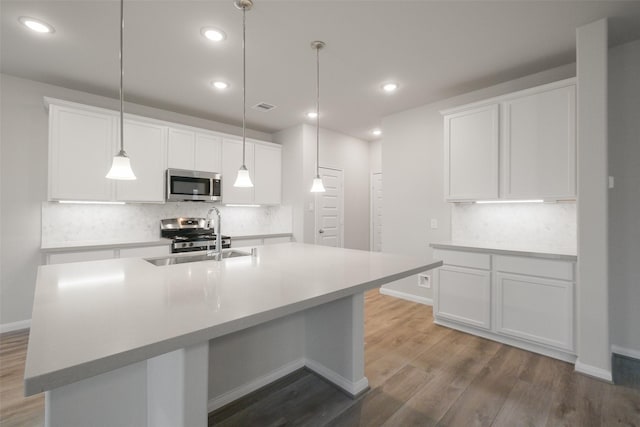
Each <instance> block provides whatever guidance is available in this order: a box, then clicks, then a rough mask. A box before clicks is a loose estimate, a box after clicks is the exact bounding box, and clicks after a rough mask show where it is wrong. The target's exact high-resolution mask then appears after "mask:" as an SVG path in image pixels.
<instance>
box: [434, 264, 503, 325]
mask: <svg viewBox="0 0 640 427" xmlns="http://www.w3.org/2000/svg"><path fill="white" fill-rule="evenodd" d="M438 275H439V278H438V280H439V281H440V282H441V283H444V284H445V286H441V287H439V289H438V292H437V294H436V296H435V297H436V301H437V304H436V307H437V315H438V316H439V317H442V318H445V319H449V320H454V321H456V322H462V323H466V324H469V325H472V326H476V327H478V328H483V329H491V272H489V271H486V270H478V269H475V268H464V267H452V266H444V267H442V268H440V270H439V272H438Z"/></svg>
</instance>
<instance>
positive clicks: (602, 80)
mask: <svg viewBox="0 0 640 427" xmlns="http://www.w3.org/2000/svg"><path fill="white" fill-rule="evenodd" d="M576 35H577V37H576V39H577V43H576V52H577V55H576V58H577V93H576V99H577V105H576V106H577V108H576V110H577V118H578V120H577V126H576V127H577V137H578V151H577V155H578V265H577V282H578V286H577V291H576V308H577V310H576V311H577V315H576V323H577V353H578V360H577V361H576V370H577V371H579V372H583V373H586V374H589V375H592V376H596V377H599V378H602V379H605V380H609V381H610V380H611V353H610V341H609V300H608V298H609V290H608V280H609V278H608V269H609V255H608V250H607V244H606V243H605V242H607V241H608V230H607V225H608V220H607V210H608V208H607V205H608V190H607V174H608V169H607V61H608V50H607V20H606V19H601V20H599V21H596V22H593V23H591V24H587V25H584V26H581V27H578V29H577V30H576Z"/></svg>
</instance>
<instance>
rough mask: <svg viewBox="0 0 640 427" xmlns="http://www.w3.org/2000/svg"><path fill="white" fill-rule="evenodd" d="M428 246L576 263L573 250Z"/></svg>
mask: <svg viewBox="0 0 640 427" xmlns="http://www.w3.org/2000/svg"><path fill="white" fill-rule="evenodd" d="M429 246H431V247H432V248H436V249H456V250H466V251H469V252H485V253H496V254H500V255H513V256H528V257H534V258H548V259H559V260H567V261H577V259H578V256H577V253H576V249H574V248H546V247H533V246H526V247H518V246H511V245H500V244H495V243H480V242H457V241H456V242H451V241H447V242H436V243H431V244H430V245H429Z"/></svg>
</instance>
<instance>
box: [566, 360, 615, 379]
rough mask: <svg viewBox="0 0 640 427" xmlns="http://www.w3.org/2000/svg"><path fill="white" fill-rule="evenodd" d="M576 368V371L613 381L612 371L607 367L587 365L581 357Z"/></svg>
mask: <svg viewBox="0 0 640 427" xmlns="http://www.w3.org/2000/svg"><path fill="white" fill-rule="evenodd" d="M575 370H576V372H579V373H581V374H584V375H588V376H590V377H594V378H597V379H599V380H603V381H607V382H610V383H613V375H612V373H611V371H607V370H606V369H602V368H598V367H596V366H591V365H587V364H585V363H582V362H581V361H580V359H578V360H576V365H575Z"/></svg>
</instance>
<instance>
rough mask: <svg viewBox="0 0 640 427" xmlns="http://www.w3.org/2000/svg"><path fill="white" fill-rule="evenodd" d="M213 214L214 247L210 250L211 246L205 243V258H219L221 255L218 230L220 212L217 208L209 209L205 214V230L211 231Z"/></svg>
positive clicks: (220, 236) (220, 233)
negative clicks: (213, 215) (213, 216)
mask: <svg viewBox="0 0 640 427" xmlns="http://www.w3.org/2000/svg"><path fill="white" fill-rule="evenodd" d="M213 213H215V223H214V225H213V231H214V232H215V233H216V247H215V249H213V250H211V244H210V243H207V256H217V257H220V255H221V254H222V232H221V230H220V223H221V221H220V218H221V215H220V211H219V210H218V208H211V209H209V211H208V212H207V229H211V221H212V218H211V216H212V214H213Z"/></svg>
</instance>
